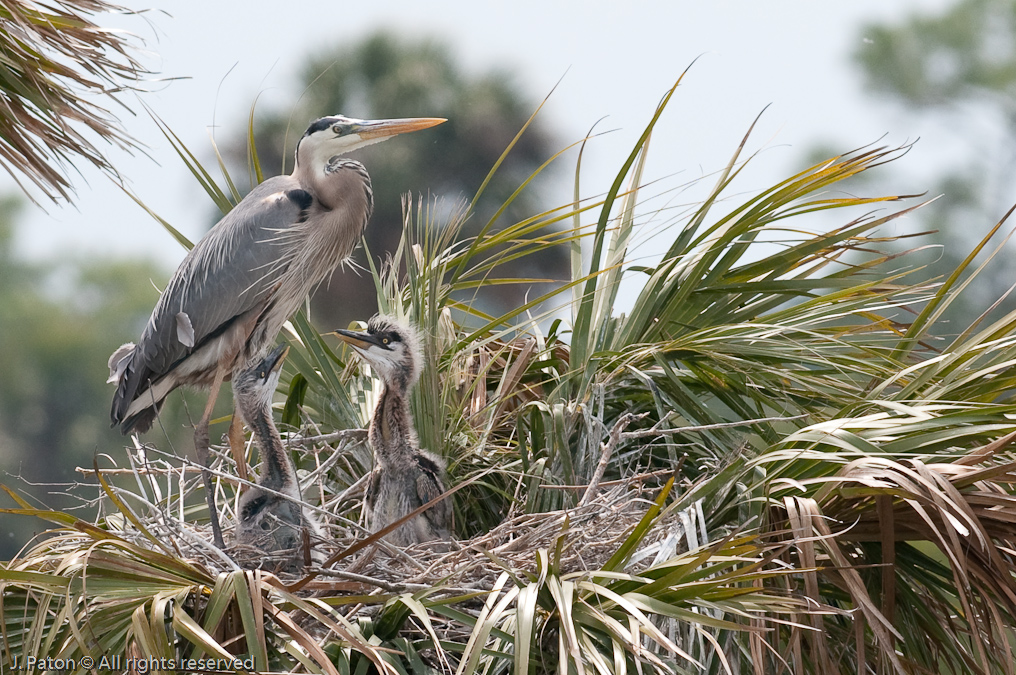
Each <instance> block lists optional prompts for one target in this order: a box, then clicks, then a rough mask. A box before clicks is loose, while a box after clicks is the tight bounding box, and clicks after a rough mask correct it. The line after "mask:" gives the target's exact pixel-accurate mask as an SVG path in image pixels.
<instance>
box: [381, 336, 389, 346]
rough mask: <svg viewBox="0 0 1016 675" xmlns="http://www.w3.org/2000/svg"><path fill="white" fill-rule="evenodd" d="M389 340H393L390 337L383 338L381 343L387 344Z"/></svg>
mask: <svg viewBox="0 0 1016 675" xmlns="http://www.w3.org/2000/svg"><path fill="white" fill-rule="evenodd" d="M389 342H391V340H389V339H388V338H381V344H383V345H386V344H388V343H389Z"/></svg>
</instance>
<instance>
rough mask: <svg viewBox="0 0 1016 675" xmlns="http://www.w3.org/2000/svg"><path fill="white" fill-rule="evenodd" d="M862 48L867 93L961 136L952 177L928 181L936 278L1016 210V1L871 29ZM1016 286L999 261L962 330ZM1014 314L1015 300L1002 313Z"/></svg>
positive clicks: (956, 8)
mask: <svg viewBox="0 0 1016 675" xmlns="http://www.w3.org/2000/svg"><path fill="white" fill-rule="evenodd" d="M861 38H862V40H861V46H860V47H859V48H858V49H857V51H856V52H855V54H854V61H855V63H856V64H857V65H858V66H859V67H860V69H861V71H862V73H863V76H864V81H865V84H866V86H867V88H868V89H869V90H870V91H871V92H872V93H873V94H876V95H877V96H879V97H880V98H882V99H888V100H891V101H892V102H893V103H895V104H896V105H898V106H902V108H903V109H904V110H905V111H906V112H907V113H908V114H911V115H912V114H921V115H934V116H937V117H939V119H941V121H942V122H943V126H945V127H946V128H949V129H951V130H953V132H954V133H955V136H956V138H955V141H956V143H955V146H954V148H955V152H954V153H953V154H952V155H951V156H950V157H949V161H948V164H947V165H946V166H947V168H945V169H942V170H941V171H940V172H939V173H938V174H937V176H935V177H934V179H933V181H932V182H928V181H927V180H922V181H921V184H922V185H925V186H927V189H928V191H929V193H930V194H931V195H938V194H941V195H942V198H941V199H939V200H938V201H937V202H936V203H935V205H934V208H926V209H922V210H920V211H918V212H917V213H916V214H915V218H916V219H918V221H919V222H920V224H921V227H922V229H928V230H937V234H935V235H934V239H935V240H936V241H937V242H938V243H939V244H941V245H942V247H941V249H940V250H938V251H936V257H937V260H935V261H934V262H932V263H931V264H930V266H929V268H928V271H927V274H928V275H929V276H937V275H942V274H945V273H948V271H951V270H953V269H955V268H956V266H957V264H958V263H959V262H960V261H961V260H962V259H963V258H964V257H965V256H966V255H967V253H968V252H969V251H970V248H971V245H972V244H973V242H974V241H976V240H977V239H979V238H980V237H981V236H982V235H983V234H984V232H983V231H982V230H983V228H984V227H985V226H986V224H988V223H993V222H997V221H998V220H999V218H1001V217H1002V215H1003V214H1004V213H1005V212H1006V211H1007V210H1008V209H1009V207H1010V206H1012V205H1013V203H1016V189H1014V188H1016V180H1014V179H1016V0H961V1H960V2H956V3H954V4H952V5H950V6H949V7H947V8H946V9H944V10H943V11H940V12H938V13H934V14H914V15H911V16H910V17H909V18H907V19H905V20H903V21H901V22H898V23H891V24H870V25H868V26H865V27H864V28H863V29H862V31H861ZM904 244H906V242H904ZM982 257H983V256H982ZM1013 281H1016V263H1014V262H1013V261H1012V256H999V257H998V258H996V259H995V260H994V261H993V262H992V266H991V268H990V273H989V274H982V275H981V276H980V277H979V278H978V279H977V280H976V281H975V283H974V287H973V288H972V290H973V293H972V294H971V295H970V296H969V298H970V299H971V300H973V302H968V303H962V306H954V307H953V308H951V310H950V311H951V318H952V319H953V323H954V324H955V325H957V326H966V325H969V323H970V321H972V320H973V319H975V318H976V317H977V316H978V314H979V313H980V312H981V311H983V310H984V309H986V308H987V307H988V306H989V305H990V304H991V303H992V302H994V301H995V300H996V299H998V298H999V297H1000V296H1001V295H1002V294H1003V293H1005V291H1006V290H1007V289H1008V288H1009V286H1010V285H1011V284H1012V283H1013ZM1013 308H1016V297H1010V298H1008V299H1007V301H1006V302H1004V303H1003V304H1002V305H1001V306H1000V307H999V309H998V310H997V311H998V312H1002V311H1010V310H1011V309H1013Z"/></svg>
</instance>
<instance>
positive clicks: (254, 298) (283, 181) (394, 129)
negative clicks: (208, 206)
mask: <svg viewBox="0 0 1016 675" xmlns="http://www.w3.org/2000/svg"><path fill="white" fill-rule="evenodd" d="M444 121H445V120H443V119H438V118H415V119H393V120H358V119H351V118H348V117H342V116H339V115H337V116H334V117H322V118H321V119H318V120H315V121H314V122H312V123H311V124H310V126H309V127H307V131H306V133H304V135H303V138H301V139H300V142H299V143H298V144H297V146H296V164H295V166H294V168H293V173H292V174H290V175H288V176H276V177H274V178H269V179H268V180H266V181H264V182H263V183H261V185H259V186H257V187H256V188H254V189H253V190H251V192H250V193H249V194H248V195H247V196H246V197H244V199H243V200H242V201H241V202H240V203H239V204H237V205H236V207H235V208H233V210H232V211H230V212H229V213H228V214H227V215H226V216H225V217H224V218H223V219H222V220H220V221H219V222H218V223H217V224H216V225H215V226H214V227H213V228H212V229H211V230H209V232H208V234H206V235H205V236H204V238H203V239H201V241H199V242H198V243H197V245H196V246H194V248H193V249H191V251H190V252H189V253H188V254H187V256H186V257H185V258H184V260H183V262H182V263H180V266H179V267H178V268H177V270H176V272H175V273H174V274H173V277H172V278H171V279H170V281H169V284H168V285H167V286H166V290H165V291H164V292H163V294H162V297H160V298H159V302H158V303H157V304H156V306H155V310H154V311H153V312H152V316H151V318H150V319H149V321H148V324H147V325H146V326H145V329H144V331H143V332H142V334H141V338H140V340H138V342H137V343H136V344H127V345H124V346H122V347H120V348H119V349H118V350H117V351H116V352H114V354H113V356H111V357H110V362H109V366H110V380H111V381H114V382H116V384H117V388H116V394H115V395H114V396H113V406H112V410H111V413H110V419H111V420H112V423H113V426H117V425H119V427H120V431H121V432H122V433H123V434H125V435H126V434H128V433H131V432H132V431H136V432H144V431H147V430H148V429H149V428H151V426H152V423H153V422H154V420H155V418H156V416H157V415H158V412H159V408H160V406H161V405H162V402H163V401H164V400H165V398H166V396H167V395H168V394H169V393H170V392H171V391H173V390H174V389H176V388H177V387H179V386H181V385H193V386H198V387H207V388H209V389H210V394H209V397H208V403H207V405H206V406H205V410H204V413H203V415H202V416H201V420H200V422H199V423H198V424H197V427H196V429H195V432H194V443H195V448H196V450H197V454H198V460H199V461H200V462H201V464H202V465H203V466H207V462H208V444H209V443H208V421H209V419H210V417H211V414H212V409H213V406H214V404H215V400H216V398H217V396H218V392H219V388H220V387H221V385H222V383H223V382H224V381H227V380H229V379H230V378H231V377H232V375H233V374H234V373H236V372H239V371H241V370H243V369H245V368H248V367H250V366H251V365H252V364H254V363H256V362H257V361H258V360H260V359H261V358H263V357H264V356H265V354H267V352H268V350H269V349H270V348H271V346H272V344H273V343H274V342H275V338H276V336H277V335H278V333H279V331H280V330H281V328H282V325H283V323H285V322H286V321H287V320H288V319H289V318H290V317H291V316H292V315H293V314H294V313H295V312H296V311H297V310H298V309H299V308H300V305H301V304H302V303H303V301H304V298H306V297H307V295H308V294H309V293H310V292H311V290H312V289H313V288H314V287H315V286H317V285H318V284H319V283H321V282H322V281H323V280H325V279H326V278H327V277H328V276H329V275H330V274H331V273H332V271H333V270H334V269H335V268H336V267H337V266H338V265H339V264H340V263H341V262H342V261H344V260H346V259H347V258H348V257H349V255H350V254H351V253H352V251H353V249H354V248H355V246H356V244H357V243H358V242H359V240H360V237H361V235H362V233H363V230H364V228H365V227H366V225H367V220H368V219H369V218H370V214H371V211H372V209H373V194H372V192H371V185H370V176H368V174H367V170H366V169H365V168H364V167H363V165H362V164H360V163H359V162H357V161H353V160H350V159H345V158H343V157H342V155H343V154H345V153H347V152H350V151H352V150H355V149H357V148H361V147H363V146H366V145H370V144H373V143H378V142H380V141H384V140H387V139H389V138H391V137H393V136H395V135H397V134H401V133H406V132H410V131H417V130H419V129H426V128H428V127H432V126H435V125H437V124H441V123H442V122H444ZM238 418H239V416H238V415H234V416H233V424H232V425H231V427H230V440H231V442H230V445H231V447H232V450H233V453H234V456H235V458H236V460H237V467H238V471H239V472H240V475H241V477H242V478H246V462H245V461H244V459H243V454H242V444H241V443H239V442H238V439H239V437H240V426H239V419H238ZM204 477H205V486H206V488H209V487H210V481H209V479H208V473H207V471H206V472H204ZM207 491H208V492H209V493H210V490H207ZM207 496H208V500H209V509H210V510H211V511H212V513H211V517H212V519H213V520H212V526H213V535H214V537H215V540H216V542H215V543H216V544H217V545H219V546H220V547H221V546H222V536H221V533H220V532H219V531H218V526H217V525H218V523H217V518H216V514H215V512H214V511H215V509H214V495H213V494H211V493H210V494H209V495H207Z"/></svg>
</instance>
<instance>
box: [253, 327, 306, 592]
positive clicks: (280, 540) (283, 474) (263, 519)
mask: <svg viewBox="0 0 1016 675" xmlns="http://www.w3.org/2000/svg"><path fill="white" fill-rule="evenodd" d="M288 352H289V348H288V347H286V346H281V347H276V348H275V349H274V350H272V351H271V353H269V354H268V356H267V357H265V358H264V359H263V360H262V361H261V362H260V363H258V364H256V365H255V366H254V367H252V368H249V369H247V370H245V371H243V372H241V373H239V374H238V375H237V376H236V377H235V378H234V380H233V388H234V389H235V390H236V392H237V393H238V394H239V396H238V397H237V404H238V407H239V409H240V413H241V414H242V415H243V419H244V421H245V422H247V425H248V426H249V427H250V429H251V433H252V434H253V436H254V438H255V439H256V440H257V444H258V447H259V448H260V449H261V476H260V477H259V478H258V484H257V487H253V488H250V489H249V490H247V491H246V492H244V493H243V494H242V495H241V496H240V504H239V508H238V514H239V522H238V523H237V525H236V539H237V541H238V542H239V543H241V544H247V545H252V546H256V547H258V548H260V549H262V550H264V551H267V552H274V551H287V550H288V551H290V552H291V555H290V558H289V559H288V560H287V564H286V565H285V567H286V569H288V570H289V571H294V572H296V571H299V570H300V569H301V568H302V566H303V562H304V560H305V559H308V558H309V557H310V556H309V555H308V556H306V557H305V556H304V555H302V550H303V549H302V543H303V541H304V537H303V533H304V530H305V529H306V530H307V532H308V535H309V536H308V540H309V539H310V538H312V537H320V536H321V528H320V527H319V526H318V524H317V521H316V520H315V519H314V518H313V517H311V516H310V515H308V514H307V513H304V511H303V507H302V506H301V505H300V502H301V501H302V497H301V495H300V483H299V482H298V481H297V478H296V467H294V466H293V460H292V459H291V458H290V456H289V453H287V452H286V449H285V447H283V445H282V437H281V436H279V430H278V429H277V428H276V427H275V422H274V421H273V420H272V395H273V394H274V393H275V389H276V387H277V386H278V384H279V373H280V371H281V369H282V362H283V361H284V360H285V358H286V354H287V353H288Z"/></svg>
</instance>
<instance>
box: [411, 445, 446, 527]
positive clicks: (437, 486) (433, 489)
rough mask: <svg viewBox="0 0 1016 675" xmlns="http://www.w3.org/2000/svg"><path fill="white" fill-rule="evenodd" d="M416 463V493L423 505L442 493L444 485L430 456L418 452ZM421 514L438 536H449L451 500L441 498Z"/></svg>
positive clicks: (438, 469)
mask: <svg viewBox="0 0 1016 675" xmlns="http://www.w3.org/2000/svg"><path fill="white" fill-rule="evenodd" d="M417 463H418V464H419V466H420V469H421V471H420V473H419V474H418V475H417V477H416V495H417V497H418V498H419V499H420V505H423V504H426V503H427V502H430V501H432V500H434V499H437V498H438V497H440V496H441V495H442V494H444V492H445V487H444V484H443V482H442V480H441V467H440V466H439V465H438V464H437V463H436V462H435V461H434V460H433V459H432V458H430V457H429V456H426V455H423V453H420V455H419V456H418V457H417ZM422 516H423V517H424V518H426V520H427V522H429V523H430V525H431V527H433V528H434V530H435V533H436V534H437V535H438V537H439V538H447V537H448V536H450V528H451V519H452V504H451V500H449V499H443V500H441V501H440V502H438V503H437V504H434V506H432V507H430V508H429V509H427V510H426V511H424V512H423V514H422Z"/></svg>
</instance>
